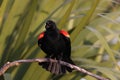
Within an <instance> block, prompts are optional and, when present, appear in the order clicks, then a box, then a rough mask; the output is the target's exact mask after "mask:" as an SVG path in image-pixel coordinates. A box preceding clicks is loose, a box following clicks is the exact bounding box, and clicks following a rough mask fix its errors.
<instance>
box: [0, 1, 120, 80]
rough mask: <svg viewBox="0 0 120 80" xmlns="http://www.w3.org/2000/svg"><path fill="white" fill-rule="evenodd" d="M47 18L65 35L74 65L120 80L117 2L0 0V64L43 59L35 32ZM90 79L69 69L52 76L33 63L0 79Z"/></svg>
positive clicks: (9, 72) (91, 79) (41, 28)
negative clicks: (66, 34) (70, 47)
mask: <svg viewBox="0 0 120 80" xmlns="http://www.w3.org/2000/svg"><path fill="white" fill-rule="evenodd" d="M48 19H52V20H54V21H55V22H56V23H57V26H58V28H59V29H64V30H66V31H68V32H69V33H70V35H71V43H72V44H71V45H72V53H71V54H72V56H71V57H72V59H73V61H74V62H75V63H76V65H77V66H79V67H82V68H85V69H86V70H88V71H90V72H92V73H94V74H97V75H99V76H102V77H106V78H110V79H111V80H120V0H0V67H1V66H2V65H3V64H5V63H6V62H7V61H15V60H19V59H32V58H43V57H44V56H45V54H44V52H42V51H41V49H40V48H39V47H38V45H37V36H38V35H39V33H41V32H42V31H43V30H44V25H45V22H46V21H47V20H48ZM66 79H67V80H82V79H85V80H96V79H95V78H93V77H91V76H88V75H86V74H83V73H80V72H77V71H73V72H72V73H67V74H65V75H52V74H51V73H50V72H47V71H46V70H44V69H42V68H41V67H40V66H39V65H38V63H26V64H22V65H20V66H18V67H12V68H10V69H9V70H8V71H7V72H6V73H5V74H4V75H3V76H1V77H0V80H66Z"/></svg>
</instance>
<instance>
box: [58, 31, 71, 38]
mask: <svg viewBox="0 0 120 80" xmlns="http://www.w3.org/2000/svg"><path fill="white" fill-rule="evenodd" d="M60 33H61V34H62V35H64V36H65V37H70V35H69V34H68V32H67V31H64V30H60Z"/></svg>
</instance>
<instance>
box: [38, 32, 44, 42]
mask: <svg viewBox="0 0 120 80" xmlns="http://www.w3.org/2000/svg"><path fill="white" fill-rule="evenodd" d="M43 37H44V32H42V33H40V35H39V36H38V40H39V39H41V38H43Z"/></svg>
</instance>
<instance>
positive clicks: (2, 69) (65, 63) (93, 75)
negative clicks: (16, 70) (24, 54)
mask: <svg viewBox="0 0 120 80" xmlns="http://www.w3.org/2000/svg"><path fill="white" fill-rule="evenodd" d="M50 61H51V62H57V60H53V59H48V58H39V59H38V58H37V59H24V60H17V61H13V62H7V63H6V64H4V66H3V67H2V68H1V69H0V76H1V75H3V74H4V73H5V72H6V71H7V70H8V69H9V68H10V67H12V66H18V65H20V64H21V63H30V62H50ZM60 64H62V65H65V66H68V67H70V68H72V69H74V70H77V71H79V72H82V73H85V74H87V75H89V76H92V77H94V78H96V79H98V80H109V79H106V78H103V77H101V76H98V75H96V74H93V73H91V72H88V71H86V70H85V69H83V68H80V67H78V66H75V65H72V64H69V63H67V62H64V61H60Z"/></svg>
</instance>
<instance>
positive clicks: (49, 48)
mask: <svg viewBox="0 0 120 80" xmlns="http://www.w3.org/2000/svg"><path fill="white" fill-rule="evenodd" d="M45 29H46V31H44V32H42V33H41V34H40V35H39V36H38V45H39V47H40V48H41V49H42V50H43V51H44V52H45V53H46V58H51V59H56V60H58V62H56V63H53V62H42V63H39V65H41V66H42V67H43V68H45V69H46V70H48V71H50V72H51V73H53V74H63V73H66V71H68V72H72V69H71V68H69V67H67V66H63V65H61V64H60V63H59V61H60V60H61V61H65V62H68V63H70V64H74V63H73V61H72V60H71V58H70V56H71V42H70V37H69V34H68V33H67V32H66V31H64V30H59V29H58V28H57V26H56V24H55V22H53V21H52V20H48V21H47V22H46V25H45Z"/></svg>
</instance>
